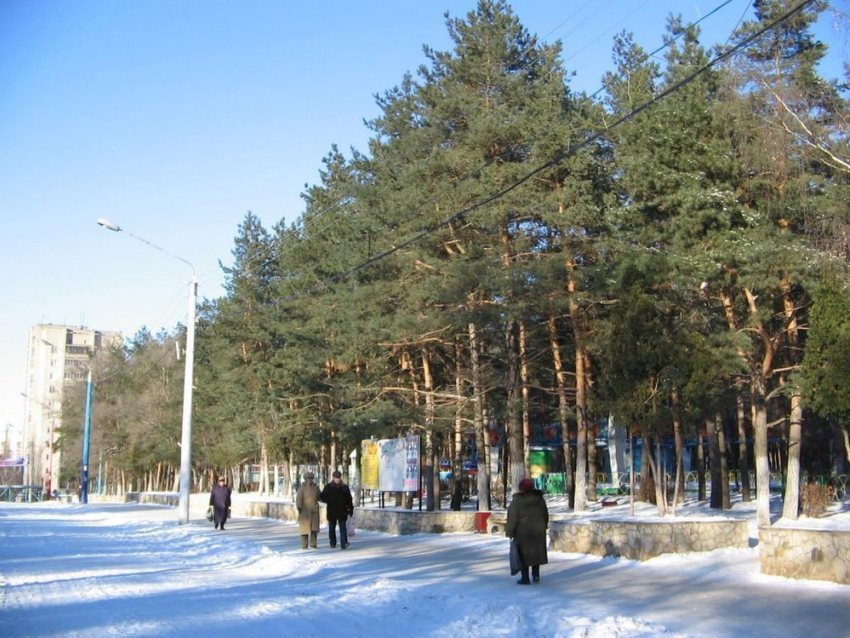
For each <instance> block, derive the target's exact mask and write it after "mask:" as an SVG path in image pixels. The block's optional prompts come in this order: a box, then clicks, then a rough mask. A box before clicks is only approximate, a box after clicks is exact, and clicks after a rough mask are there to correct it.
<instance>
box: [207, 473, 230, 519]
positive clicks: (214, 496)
mask: <svg viewBox="0 0 850 638" xmlns="http://www.w3.org/2000/svg"><path fill="white" fill-rule="evenodd" d="M210 506H211V507H212V508H213V522H214V523H215V528H216V529H220V530H222V531H224V524H225V523H226V522H227V513H228V512H229V511H230V488H229V487H227V482H226V480H225V478H224V477H223V476H219V477H218V485H214V486H213V488H212V492H210Z"/></svg>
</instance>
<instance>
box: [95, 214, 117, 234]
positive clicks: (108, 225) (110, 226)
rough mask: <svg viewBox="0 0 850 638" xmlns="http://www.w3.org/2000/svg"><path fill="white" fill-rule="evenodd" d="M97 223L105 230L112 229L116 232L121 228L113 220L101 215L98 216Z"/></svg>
mask: <svg viewBox="0 0 850 638" xmlns="http://www.w3.org/2000/svg"><path fill="white" fill-rule="evenodd" d="M97 223H98V225H100V226H103V227H104V228H106V229H107V230H113V231H115V232H116V233H117V232H119V231H120V230H121V227H120V226H119V225H118V224H116V223H115V222H111V221H109V220H108V219H104V218H103V217H98V218H97Z"/></svg>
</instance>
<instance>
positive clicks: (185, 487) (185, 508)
mask: <svg viewBox="0 0 850 638" xmlns="http://www.w3.org/2000/svg"><path fill="white" fill-rule="evenodd" d="M97 223H98V224H99V225H100V226H103V227H104V228H106V229H107V230H111V231H114V232H116V233H117V232H125V233H127V234H128V235H130V237H132V238H133V239H136V240H138V241H140V242H142V243H144V244H147V245H148V246H150V247H151V248H155V249H157V250H158V251H160V252H162V253H165V254H166V255H168V256H169V257H173V258H174V259H177V260H179V261H182V262H183V263H184V264H186V265H188V266H189V268H190V269H191V270H192V278H191V279H190V280H189V320H188V321H187V325H186V372H185V375H184V379H183V427H182V436H181V443H180V498H179V507H178V509H179V519H178V520H179V522H180V524H181V525H185V524H186V523H188V522H189V488H190V483H191V481H192V390H193V385H192V384H193V376H194V363H195V313H196V308H197V303H198V302H197V299H198V281H197V279H195V268H194V266H192V264H191V263H189V262H188V261H186V260H185V259H183V258H182V257H178V256H177V255H173V254H171V253H169V252H168V251H166V250H163V249H162V248H160V247H159V246H156V245H154V244H152V243H150V242H149V241H147V240H146V239H142V238H141V237H137V236H136V235H134V234H132V233H130V232H127V231H126V230H124V229H123V228H121V227H120V226H119V225H118V224H116V223H114V222H111V221H109V220H108V219H102V218H100V219H98V220H97Z"/></svg>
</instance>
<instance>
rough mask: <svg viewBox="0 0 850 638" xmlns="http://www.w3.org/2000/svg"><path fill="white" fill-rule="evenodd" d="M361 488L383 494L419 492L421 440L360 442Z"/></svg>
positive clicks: (414, 438)
mask: <svg viewBox="0 0 850 638" xmlns="http://www.w3.org/2000/svg"><path fill="white" fill-rule="evenodd" d="M360 446H361V450H362V452H363V455H362V457H361V459H360V472H361V481H362V482H361V486H362V487H363V488H365V489H372V490H375V489H376V490H380V491H381V492H418V491H419V477H420V467H419V466H420V460H419V437H418V436H407V437H405V438H399V439H381V440H378V441H376V440H374V439H372V440H369V441H361V444H360Z"/></svg>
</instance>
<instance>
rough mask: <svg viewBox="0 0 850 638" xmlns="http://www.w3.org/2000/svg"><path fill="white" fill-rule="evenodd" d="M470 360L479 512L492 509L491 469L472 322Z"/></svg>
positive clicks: (479, 368) (475, 334)
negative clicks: (487, 451)
mask: <svg viewBox="0 0 850 638" xmlns="http://www.w3.org/2000/svg"><path fill="white" fill-rule="evenodd" d="M467 330H468V331H469V359H470V366H471V368H472V401H473V407H474V417H473V418H474V422H475V445H476V447H477V452H478V477H477V478H478V511H488V510H489V509H490V468H489V467H488V465H487V461H486V459H487V454H486V445H487V443H488V441H487V438H488V437H487V423H486V422H485V420H484V393H483V389H482V387H481V365H480V362H479V357H478V334H477V332H476V329H475V324H474V323H472V322H470V323H469V325H468V327H467Z"/></svg>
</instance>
